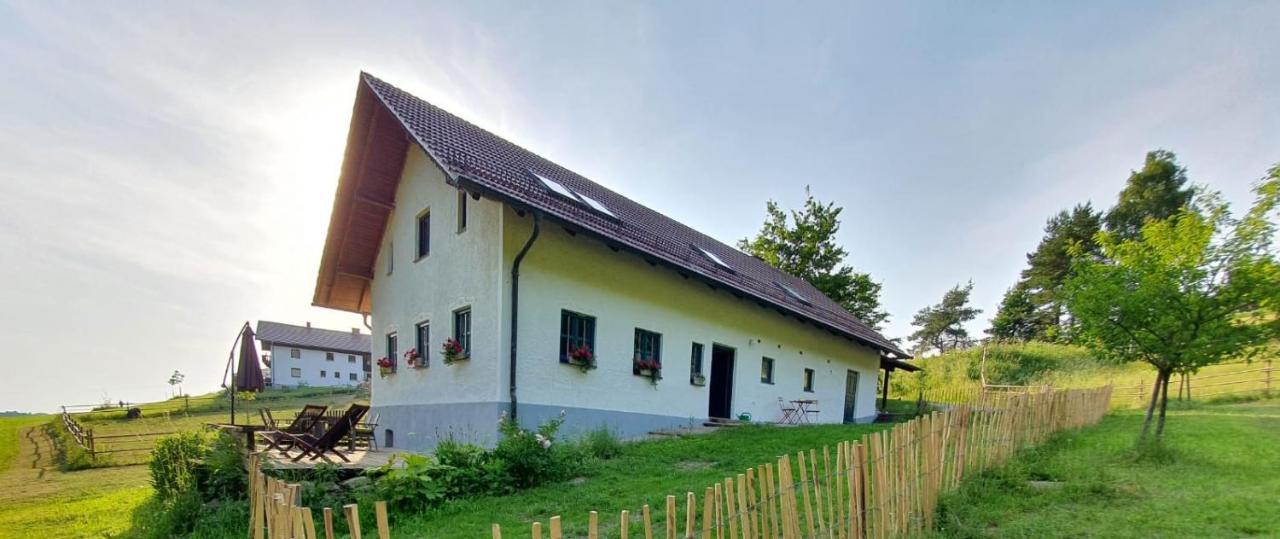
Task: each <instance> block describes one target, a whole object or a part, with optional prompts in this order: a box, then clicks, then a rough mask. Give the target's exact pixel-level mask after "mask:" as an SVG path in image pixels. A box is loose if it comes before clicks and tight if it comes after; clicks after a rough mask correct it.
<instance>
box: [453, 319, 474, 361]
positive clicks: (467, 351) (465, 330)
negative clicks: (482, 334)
mask: <svg viewBox="0 0 1280 539" xmlns="http://www.w3.org/2000/svg"><path fill="white" fill-rule="evenodd" d="M453 340H455V341H458V344H460V345H462V357H471V307H463V308H461V309H458V310H456V311H454V312H453Z"/></svg>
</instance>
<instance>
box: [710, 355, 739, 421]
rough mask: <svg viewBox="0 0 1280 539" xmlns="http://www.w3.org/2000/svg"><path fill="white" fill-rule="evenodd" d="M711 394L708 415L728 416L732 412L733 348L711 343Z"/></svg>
mask: <svg viewBox="0 0 1280 539" xmlns="http://www.w3.org/2000/svg"><path fill="white" fill-rule="evenodd" d="M708 385H709V386H710V387H711V391H710V392H709V393H710V394H711V396H710V398H709V400H708V402H707V416H708V417H724V418H727V417H730V416H731V415H732V413H733V349H732V348H728V347H725V346H720V345H718V344H713V345H711V381H710V384H708Z"/></svg>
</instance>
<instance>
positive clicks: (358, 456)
mask: <svg viewBox="0 0 1280 539" xmlns="http://www.w3.org/2000/svg"><path fill="white" fill-rule="evenodd" d="M289 454H290V455H297V454H298V452H297V451H291V452H289ZM343 454H345V455H346V456H347V458H348V459H350V460H351V462H343V461H342V459H339V458H338V457H335V456H333V454H332V453H327V454H325V456H326V457H328V458H329V461H330V462H331V463H332V464H335V465H337V466H338V467H339V468H343V469H348V470H366V469H369V468H378V467H381V466H385V465H386V464H387V463H388V462H390V461H391V456H392V455H394V454H396V453H395V452H393V451H365V450H363V449H357V450H356V451H355V452H354V453H348V452H345V451H344V452H343ZM261 455H262V457H261V458H262V463H263V464H267V465H269V466H271V467H272V468H275V469H277V470H305V469H310V468H315V467H316V465H317V464H320V463H322V462H324V460H323V459H316V460H311V459H310V458H309V457H308V458H304V459H302V460H300V461H298V462H294V461H293V457H292V456H285V455H282V454H280V452H279V451H267V452H264V453H261Z"/></svg>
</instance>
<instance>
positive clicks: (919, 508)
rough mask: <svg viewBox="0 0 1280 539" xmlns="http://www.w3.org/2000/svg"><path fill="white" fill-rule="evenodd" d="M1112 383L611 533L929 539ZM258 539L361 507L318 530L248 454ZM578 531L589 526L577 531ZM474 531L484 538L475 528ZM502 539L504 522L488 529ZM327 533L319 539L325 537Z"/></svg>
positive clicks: (590, 525) (807, 469)
mask: <svg viewBox="0 0 1280 539" xmlns="http://www.w3.org/2000/svg"><path fill="white" fill-rule="evenodd" d="M1110 399H1111V387H1110V386H1107V387H1102V388H1096V389H1065V390H1048V389H1046V390H1044V391H1041V392H1032V393H1008V392H985V393H982V394H980V395H978V396H977V397H976V398H975V399H974V400H973V401H972V402H970V403H967V404H961V405H956V406H954V407H952V408H950V409H948V410H946V411H942V412H934V413H932V414H929V415H926V416H921V417H919V418H916V419H914V420H911V421H908V422H905V423H899V424H897V425H895V426H894V427H893V428H891V429H889V430H885V431H880V432H876V433H872V434H868V435H864V436H863V437H862V438H860V439H858V440H850V441H844V442H840V443H838V444H836V445H835V447H831V446H824V447H823V448H821V450H819V449H816V448H815V449H809V450H808V451H798V452H796V453H795V454H794V455H782V456H779V457H778V459H777V460H776V461H774V462H766V463H763V464H761V465H759V466H756V467H754V468H748V469H747V470H745V471H744V472H743V473H740V474H737V475H736V477H726V478H725V479H724V481H722V482H720V483H716V484H714V485H711V486H708V487H706V488H705V489H704V490H703V492H702V495H701V499H699V498H698V496H697V495H696V494H695V493H693V492H687V493H685V494H684V495H683V496H675V495H670V496H667V497H666V504H665V505H666V506H665V507H664V508H660V509H655V508H651V507H649V506H648V505H645V506H643V507H641V508H640V510H639V511H638V512H637V513H636V514H633V513H632V512H631V511H628V510H622V511H620V512H619V513H618V516H617V520H614V521H613V522H612V523H609V525H607V526H604V527H607V528H609V530H608V531H609V532H610V533H611V534H612V535H613V536H616V537H620V538H622V539H628V538H629V537H635V538H637V539H639V538H641V537H643V538H644V539H653V538H654V537H655V534H656V536H657V537H665V538H667V539H676V538H677V537H681V538H698V537H701V538H702V539H710V538H715V539H739V538H742V539H748V538H778V537H781V538H785V539H798V538H802V537H805V538H816V537H828V538H839V539H854V538H877V539H882V538H889V537H906V536H912V535H921V534H922V533H923V532H925V531H926V530H929V529H931V528H932V527H933V518H934V512H935V509H936V508H937V503H938V498H939V496H941V494H942V493H944V492H946V491H948V490H951V489H953V488H955V487H956V486H957V485H958V484H959V483H960V481H961V480H962V479H964V478H965V477H967V476H969V475H972V474H974V473H976V472H980V471H982V470H986V469H989V468H992V467H994V466H998V465H1000V464H1003V463H1004V462H1005V461H1006V460H1008V459H1009V458H1010V457H1011V456H1012V455H1014V453H1016V452H1017V451H1018V450H1019V449H1022V448H1026V447H1030V446H1034V445H1037V444H1040V443H1042V442H1044V441H1045V440H1046V439H1048V438H1049V437H1050V436H1052V435H1053V434H1055V433H1057V432H1061V431H1064V430H1069V429H1076V428H1080V427H1084V426H1087V425H1092V424H1094V423H1097V422H1098V421H1099V420H1100V419H1102V416H1103V415H1105V414H1106V412H1107V410H1108V408H1109V406H1110ZM249 459H250V460H249V470H250V478H249V499H250V502H251V503H250V512H249V524H250V528H249V529H250V533H249V535H250V537H252V538H254V539H268V538H269V539H285V538H305V539H314V538H316V537H325V538H333V537H335V533H339V532H345V533H347V534H349V535H350V537H352V538H353V539H360V538H361V537H362V530H361V529H360V517H359V507H357V506H356V505H355V504H349V505H346V506H343V507H342V509H341V515H338V516H335V512H334V511H333V510H332V509H329V508H325V509H324V510H323V515H322V517H323V518H322V519H321V526H320V529H317V525H316V521H315V519H314V516H313V515H312V512H311V509H310V508H307V507H303V506H302V505H301V489H300V487H299V486H298V485H296V484H290V483H287V482H284V481H281V480H278V479H273V478H270V477H267V476H266V475H264V474H263V473H262V471H261V469H260V463H259V461H258V459H259V457H258V455H256V454H255V455H250V457H249ZM374 514H375V523H376V527H375V530H371V531H373V532H375V533H376V534H377V537H379V539H387V538H389V537H390V536H391V531H390V527H389V525H388V519H387V508H386V504H385V503H383V502H375V503H374ZM584 516H585V517H586V519H587V524H586V526H585V530H586V534H585V535H586V537H589V538H591V539H597V538H599V537H601V528H602V523H601V521H600V513H599V512H597V511H591V512H590V513H589V514H587V515H584ZM568 527H569V526H567V525H566V523H565V522H564V521H563V520H562V519H561V517H560V516H553V517H551V518H550V519H548V521H547V523H546V526H545V527H544V525H543V523H542V522H533V523H531V524H530V529H529V530H528V531H520V532H518V533H515V534H513V535H512V536H513V537H525V536H530V535H526V534H531V536H532V537H533V538H535V539H542V538H543V537H544V531H545V537H549V538H550V539H563V538H565V537H571V536H573V537H581V536H582V534H581V533H574V534H570V533H567V532H566V531H565V528H568ZM578 529H581V527H578ZM475 531H476V535H477V536H480V535H482V534H483V533H484V531H481V530H475ZM489 531H490V532H491V533H492V534H493V537H494V538H495V539H500V538H501V537H502V536H503V535H502V534H503V531H502V528H501V526H499V525H498V524H494V525H493V526H492V529H491V530H489ZM321 534H323V535H321Z"/></svg>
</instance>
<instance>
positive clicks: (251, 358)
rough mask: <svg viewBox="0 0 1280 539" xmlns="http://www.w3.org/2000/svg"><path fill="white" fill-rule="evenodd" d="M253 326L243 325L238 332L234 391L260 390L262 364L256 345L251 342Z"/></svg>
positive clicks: (261, 386) (261, 385)
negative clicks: (238, 356) (238, 360)
mask: <svg viewBox="0 0 1280 539" xmlns="http://www.w3.org/2000/svg"><path fill="white" fill-rule="evenodd" d="M253 338H254V335H253V328H251V327H249V324H247V323H246V324H245V325H244V330H243V331H241V332H240V362H239V364H238V365H237V366H236V385H235V388H236V391H254V392H257V391H262V389H263V384H262V364H261V363H260V362H259V361H258V347H257V346H254V343H253Z"/></svg>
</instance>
